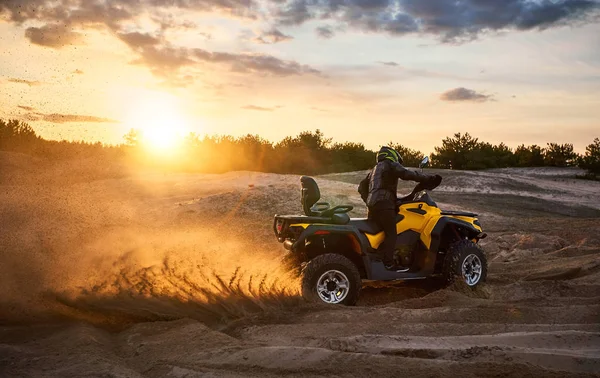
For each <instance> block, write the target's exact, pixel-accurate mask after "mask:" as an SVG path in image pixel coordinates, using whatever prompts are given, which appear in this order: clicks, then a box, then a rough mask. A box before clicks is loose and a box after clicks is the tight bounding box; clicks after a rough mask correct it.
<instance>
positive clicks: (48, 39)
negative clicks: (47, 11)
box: [25, 25, 83, 48]
mask: <svg viewBox="0 0 600 378" xmlns="http://www.w3.org/2000/svg"><path fill="white" fill-rule="evenodd" d="M25 37H26V38H27V39H29V41H30V42H31V43H33V44H36V45H40V46H46V47H52V48H61V47H64V46H70V45H76V44H80V43H81V42H82V40H83V38H82V35H81V34H79V33H76V32H74V31H73V30H72V29H71V28H69V27H67V26H64V25H45V26H42V27H40V28H35V27H30V28H27V30H25Z"/></svg>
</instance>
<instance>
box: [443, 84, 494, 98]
mask: <svg viewBox="0 0 600 378" xmlns="http://www.w3.org/2000/svg"><path fill="white" fill-rule="evenodd" d="M440 99H441V100H442V101H450V102H465V101H471V102H485V101H491V100H492V99H493V98H492V96H491V95H485V94H482V93H478V92H476V91H474V90H472V89H467V88H462V87H460V88H454V89H451V90H449V91H446V92H444V93H442V95H441V96H440Z"/></svg>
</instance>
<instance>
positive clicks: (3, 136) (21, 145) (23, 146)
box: [0, 119, 40, 151]
mask: <svg viewBox="0 0 600 378" xmlns="http://www.w3.org/2000/svg"><path fill="white" fill-rule="evenodd" d="M39 141H40V137H38V136H37V135H36V133H35V131H34V130H33V128H32V127H31V126H29V124H27V123H25V122H21V121H19V120H16V119H11V120H8V121H4V120H2V119H0V149H2V150H11V151H26V150H30V149H32V148H34V147H35V145H36V144H37V142H39Z"/></svg>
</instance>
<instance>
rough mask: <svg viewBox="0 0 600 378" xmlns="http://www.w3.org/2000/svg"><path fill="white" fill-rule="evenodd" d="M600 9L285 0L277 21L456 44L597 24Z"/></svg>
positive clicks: (525, 2) (464, 1) (496, 2)
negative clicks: (319, 23) (334, 23)
mask: <svg viewBox="0 0 600 378" xmlns="http://www.w3.org/2000/svg"><path fill="white" fill-rule="evenodd" d="M599 9H600V3H599V2H598V1H596V0H552V1H551V0H539V1H531V0H461V1H448V0H427V1H425V0H372V1H371V0H346V1H340V0H320V1H313V0H287V1H285V0H284V1H281V2H278V7H277V9H276V10H275V11H274V12H273V15H274V17H275V18H276V20H277V22H278V23H279V24H283V25H300V24H303V23H304V22H306V21H309V20H316V19H319V20H323V19H329V20H333V21H337V22H338V23H339V24H341V25H347V26H350V27H352V28H355V29H360V30H364V31H369V32H378V33H387V34H392V35H399V36H400V35H404V34H408V33H422V34H430V35H434V36H436V37H438V38H439V39H440V40H441V41H442V42H447V43H456V42H465V41H469V40H473V39H476V38H478V37H480V36H481V35H483V34H486V33H489V32H498V31H503V30H506V29H512V30H531V29H538V30H544V29H547V28H551V27H555V26H562V25H566V24H574V23H577V22H593V21H595V20H597V18H598V15H599Z"/></svg>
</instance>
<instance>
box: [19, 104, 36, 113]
mask: <svg viewBox="0 0 600 378" xmlns="http://www.w3.org/2000/svg"><path fill="white" fill-rule="evenodd" d="M18 107H19V108H21V109H23V110H27V111H28V112H32V111H34V110H35V109H34V108H32V107H31V106H23V105H19V106H18Z"/></svg>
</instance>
